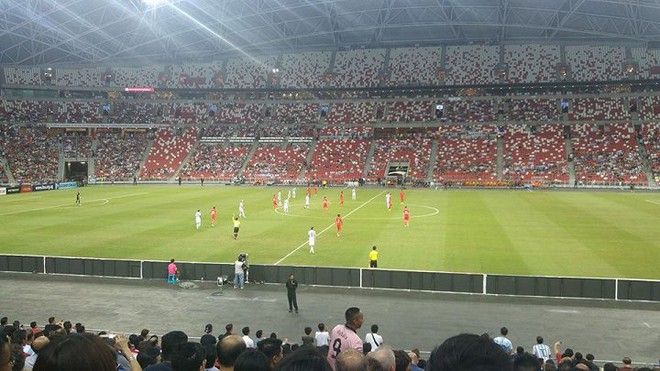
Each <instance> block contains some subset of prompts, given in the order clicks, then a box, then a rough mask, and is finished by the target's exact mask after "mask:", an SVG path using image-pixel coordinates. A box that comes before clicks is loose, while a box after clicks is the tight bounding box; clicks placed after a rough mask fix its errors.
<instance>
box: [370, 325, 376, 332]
mask: <svg viewBox="0 0 660 371" xmlns="http://www.w3.org/2000/svg"><path fill="white" fill-rule="evenodd" d="M371 332H373V333H377V332H378V325H376V324H373V325H371Z"/></svg>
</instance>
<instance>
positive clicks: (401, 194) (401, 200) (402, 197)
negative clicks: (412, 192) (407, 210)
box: [399, 188, 406, 205]
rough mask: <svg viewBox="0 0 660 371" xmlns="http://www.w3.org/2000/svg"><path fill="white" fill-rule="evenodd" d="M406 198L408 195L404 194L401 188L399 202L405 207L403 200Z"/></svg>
mask: <svg viewBox="0 0 660 371" xmlns="http://www.w3.org/2000/svg"><path fill="white" fill-rule="evenodd" d="M405 197H406V194H405V193H404V192H403V188H401V191H400V192H399V201H400V202H401V204H402V205H403V199H404V198H405Z"/></svg>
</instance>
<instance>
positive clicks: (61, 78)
mask: <svg viewBox="0 0 660 371" xmlns="http://www.w3.org/2000/svg"><path fill="white" fill-rule="evenodd" d="M105 71H106V69H105V68H104V67H96V68H76V69H69V68H58V69H57V70H56V74H55V85H58V86H103V84H104V82H103V81H102V77H103V76H104V75H105Z"/></svg>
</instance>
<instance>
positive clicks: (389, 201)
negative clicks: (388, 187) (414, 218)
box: [385, 192, 392, 210]
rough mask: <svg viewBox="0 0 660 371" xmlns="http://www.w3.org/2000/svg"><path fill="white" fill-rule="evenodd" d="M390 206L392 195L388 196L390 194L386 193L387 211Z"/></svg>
mask: <svg viewBox="0 0 660 371" xmlns="http://www.w3.org/2000/svg"><path fill="white" fill-rule="evenodd" d="M391 206H392V195H391V194H390V192H387V193H386V194H385V207H386V208H387V209H388V210H389V209H390V207H391Z"/></svg>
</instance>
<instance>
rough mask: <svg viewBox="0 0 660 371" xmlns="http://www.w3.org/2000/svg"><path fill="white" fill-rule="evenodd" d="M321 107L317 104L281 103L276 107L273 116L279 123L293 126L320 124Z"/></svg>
mask: <svg viewBox="0 0 660 371" xmlns="http://www.w3.org/2000/svg"><path fill="white" fill-rule="evenodd" d="M319 115H320V112H319V105H318V104H316V103H280V104H278V105H276V106H275V112H274V113H273V112H272V109H271V116H273V117H274V118H276V119H277V120H278V121H279V122H283V123H291V124H306V123H312V122H318V120H319Z"/></svg>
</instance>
